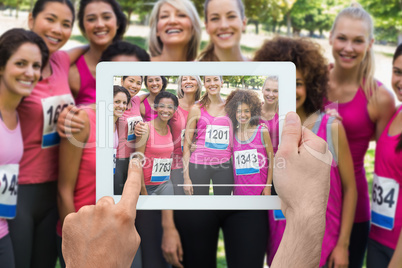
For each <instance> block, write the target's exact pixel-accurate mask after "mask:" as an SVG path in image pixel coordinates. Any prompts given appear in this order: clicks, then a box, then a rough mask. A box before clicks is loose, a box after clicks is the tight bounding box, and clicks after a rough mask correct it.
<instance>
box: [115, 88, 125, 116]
mask: <svg viewBox="0 0 402 268" xmlns="http://www.w3.org/2000/svg"><path fill="white" fill-rule="evenodd" d="M126 109H127V95H126V94H124V93H123V92H118V93H117V94H116V95H114V97H113V115H114V117H116V118H119V117H121V116H122V115H123V114H124V112H125V111H126Z"/></svg>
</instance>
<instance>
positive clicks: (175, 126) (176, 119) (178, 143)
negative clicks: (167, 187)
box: [169, 106, 188, 169]
mask: <svg viewBox="0 0 402 268" xmlns="http://www.w3.org/2000/svg"><path fill="white" fill-rule="evenodd" d="M187 116H188V111H186V110H184V109H183V108H181V107H180V106H179V107H178V108H177V111H176V112H175V113H174V115H173V117H172V119H170V121H169V126H170V128H171V129H172V136H173V143H174V152H173V164H172V169H179V168H183V161H182V158H183V144H184V131H185V130H186V123H187Z"/></svg>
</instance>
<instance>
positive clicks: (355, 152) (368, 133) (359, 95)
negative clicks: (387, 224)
mask: <svg viewBox="0 0 402 268" xmlns="http://www.w3.org/2000/svg"><path fill="white" fill-rule="evenodd" d="M377 84H378V86H381V85H382V84H381V83H379V82H377ZM329 103H330V102H329ZM367 104H368V101H367V98H366V95H365V94H364V91H363V89H362V88H361V87H360V88H359V89H358V90H357V92H356V95H355V96H354V98H353V99H352V100H351V101H349V102H345V103H338V104H337V105H338V112H339V114H340V115H341V116H342V118H343V119H342V124H343V126H344V127H345V131H346V136H347V139H348V143H349V147H350V152H351V153H352V158H353V166H354V170H355V177H356V187H357V206H356V215H355V220H354V222H366V221H369V220H370V198H369V194H368V184H367V179H366V171H365V169H364V155H365V154H366V152H367V149H368V146H369V142H370V140H371V138H372V137H373V135H374V133H375V124H374V123H373V122H372V121H371V120H370V117H369V113H368V110H367Z"/></svg>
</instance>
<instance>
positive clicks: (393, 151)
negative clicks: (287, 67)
mask: <svg viewBox="0 0 402 268" xmlns="http://www.w3.org/2000/svg"><path fill="white" fill-rule="evenodd" d="M77 14H78V15H77V16H78V21H79V26H80V29H81V31H82V34H83V35H84V36H85V38H87V39H88V42H89V46H85V47H79V48H75V49H72V50H71V51H68V52H65V51H61V50H59V49H60V48H61V47H62V46H63V45H64V44H65V43H66V42H67V40H68V39H69V37H70V35H71V30H72V26H73V23H74V20H75V11H74V7H73V5H72V4H71V2H70V1H69V0H38V1H37V2H36V3H35V6H34V8H33V10H32V13H31V14H30V15H29V19H28V27H29V29H30V31H27V30H22V29H12V30H9V31H7V32H6V33H4V34H3V35H2V36H1V37H0V137H1V138H0V144H1V148H2V150H1V151H0V177H1V185H0V212H1V214H0V263H1V266H2V267H3V266H4V267H54V265H55V262H56V258H57V248H58V249H59V257H60V258H59V259H60V263H61V264H62V265H63V259H62V253H61V247H60V245H61V239H62V237H61V235H62V233H61V228H62V224H63V219H64V218H65V216H66V215H67V214H68V213H70V212H73V211H77V210H78V209H79V208H80V207H82V206H83V205H88V204H94V203H95V148H96V142H95V128H96V126H95V113H96V106H95V105H94V104H95V101H96V98H95V96H96V90H95V76H96V72H95V66H96V64H97V63H98V62H99V61H100V60H106V61H138V60H140V61H149V60H151V61H193V60H200V61H246V60H251V59H248V58H247V57H245V56H244V55H243V54H242V52H241V49H240V39H241V34H242V32H243V30H244V29H245V26H246V22H247V20H246V17H245V14H244V6H243V3H242V2H241V0H206V1H205V5H204V19H205V29H206V31H207V33H208V34H209V36H210V43H209V45H208V46H207V47H206V49H205V50H204V51H202V52H201V53H200V54H199V53H198V47H199V44H200V36H201V23H200V19H199V17H198V14H197V12H196V9H195V7H194V5H193V4H192V3H191V1H188V0H159V1H157V2H156V3H155V6H154V9H153V11H152V13H151V17H150V37H149V51H150V54H151V56H149V55H148V54H147V52H145V51H144V50H142V49H140V48H138V47H137V46H135V45H132V44H129V43H127V42H124V41H121V39H122V37H123V35H124V33H125V29H126V26H127V20H126V17H125V15H124V13H123V11H122V10H121V8H120V6H119V4H118V3H117V2H116V1H114V0H82V1H80V4H79V10H78V13H77ZM373 32H374V31H373V22H372V19H371V17H370V15H369V14H368V13H367V12H366V11H365V10H364V9H362V8H361V7H349V8H346V9H344V10H342V11H341V12H340V13H339V14H338V16H337V18H336V20H335V22H334V24H333V27H332V29H331V32H330V44H331V46H332V52H333V56H334V60H335V62H334V63H333V64H331V65H330V68H328V67H327V63H326V60H325V59H324V58H323V56H322V52H321V49H320V47H319V46H318V45H317V44H315V43H314V42H313V41H311V40H308V39H304V38H285V37H275V38H273V39H272V40H268V41H266V42H265V43H264V45H263V46H262V47H261V48H260V49H259V50H258V51H257V52H256V53H255V56H254V58H253V59H252V60H255V61H292V62H293V63H294V64H295V65H296V81H295V83H296V107H297V113H298V115H299V116H300V118H301V120H302V122H303V123H304V125H305V127H308V128H310V129H312V130H313V131H314V132H315V133H316V134H317V135H318V136H320V137H322V138H323V139H324V140H326V141H327V143H328V145H329V148H330V150H331V151H332V154H333V156H334V161H333V163H332V168H331V190H330V196H329V200H328V208H327V213H326V219H327V221H326V232H325V236H324V241H323V245H322V255H321V261H320V266H321V267H326V266H329V267H332V266H339V267H348V266H350V267H361V266H362V263H363V258H364V254H365V251H366V248H367V244H368V254H367V256H368V257H367V265H368V267H387V266H388V265H389V267H397V265H399V264H400V263H402V238H401V237H402V234H401V227H402V218H401V215H402V211H401V209H402V205H401V204H402V197H401V196H402V195H401V194H400V192H399V186H400V184H401V182H402V165H401V163H400V161H398V160H400V159H401V156H402V155H401V154H402V128H401V126H402V124H401V123H402V113H401V107H398V108H396V107H395V99H394V97H393V95H392V94H391V93H390V92H389V91H388V90H387V89H386V88H385V87H384V86H383V85H382V84H381V83H380V82H379V81H377V80H375V79H374V75H373V74H374V69H375V66H374V57H373V42H374V37H373ZM390 71H391V72H392V88H393V90H394V92H395V94H396V97H397V98H398V100H399V101H402V46H401V45H400V46H399V47H398V48H397V50H396V52H395V54H394V58H393V67H392V70H390ZM142 84H144V85H145V86H146V88H147V89H148V90H149V94H145V95H140V96H136V95H137V93H138V92H139V90H140V89H141V86H142ZM177 84H178V90H177V96H175V95H174V94H171V93H168V92H166V91H165V89H166V86H167V79H166V77H163V76H146V77H141V76H136V75H135V74H133V75H132V76H124V77H122V80H121V86H115V87H114V122H115V123H116V124H115V131H116V132H115V133H116V134H115V136H116V139H115V144H114V147H115V149H116V167H115V173H114V174H115V180H114V182H115V184H114V191H115V193H119V192H121V189H122V187H123V185H124V181H125V178H126V176H127V167H128V164H129V157H130V154H131V153H133V152H137V153H138V154H136V156H142V155H144V156H145V158H144V164H145V165H144V180H143V185H142V187H141V194H188V195H193V194H194V195H196V194H208V192H209V181H210V180H212V181H213V183H214V186H215V187H214V189H213V192H214V194H218V195H219V194H222V195H229V194H239V195H242V194H253V195H260V194H268V195H269V194H274V189H271V186H270V185H271V184H272V179H273V168H272V163H273V155H274V153H275V152H276V150H277V147H278V128H277V121H278V105H277V98H278V81H277V79H276V78H275V77H268V78H267V80H266V81H265V83H264V86H263V92H262V95H263V101H262V104H261V100H260V99H259V97H258V96H257V95H256V94H255V93H254V92H252V91H247V90H236V91H233V92H231V93H230V95H229V96H228V97H227V98H226V100H225V99H224V98H223V97H222V96H221V94H220V89H221V87H222V84H223V79H222V77H220V76H205V77H203V78H202V79H201V78H200V77H198V76H186V75H183V76H181V77H179V79H178V82H177ZM279 84H280V82H279ZM203 86H204V87H205V90H206V92H205V93H204V94H203V96H201V89H202V87H203ZM73 105H79V106H78V107H79V108H78V109H77V108H73ZM326 107H327V108H330V110H332V109H333V108H335V109H336V112H335V114H336V117H337V119H334V118H333V117H331V116H330V115H328V113H329V112H327V113H326V112H325V111H326ZM330 114H333V111H332V112H330ZM60 122H62V124H61V123H60ZM60 125H61V126H60ZM136 126H137V127H136ZM58 133H59V134H58ZM371 140H375V141H376V142H377V146H376V158H375V175H374V182H373V192H372V204H371V207H370V199H369V193H368V184H367V180H366V176H365V171H364V155H365V153H366V151H367V148H368V144H369V142H370V141H371ZM10 141H11V142H10ZM158 143H159V144H162V145H163V147H160V146H158ZM254 160H255V161H254ZM257 162H258V164H256V163H257ZM200 171H202V172H200ZM182 184H183V185H184V186H183V187H182V186H180V185H182ZM219 184H225V186H218V185H219ZM230 184H232V185H234V186H233V187H231V186H227V185H230ZM251 184H255V185H259V186H258V187H254V186H251ZM17 185H18V186H17ZM244 185H246V186H244ZM247 185H248V186H247ZM261 185H262V186H261ZM58 219H60V220H59V223H57V221H58ZM370 220H371V222H370ZM285 224H286V220H285V219H284V218H283V215H281V213H280V211H269V213H268V212H266V211H174V212H173V211H162V212H160V211H139V212H138V215H137V221H136V225H137V229H138V232H139V233H140V235H141V238H142V242H141V248H140V250H139V251H138V253H137V256H136V258H135V259H134V262H133V266H135V267H169V266H170V265H173V266H176V267H183V266H185V267H215V266H216V250H217V240H218V235H219V230H220V229H222V230H223V234H224V240H225V251H226V258H227V263H228V266H229V267H262V266H263V263H264V256H265V254H267V256H268V258H267V262H268V264H270V262H271V261H272V257H273V255H274V254H275V252H276V249H277V248H278V245H279V243H280V240H281V236H282V233H283V230H284V228H285ZM56 226H57V227H56ZM56 241H57V242H56ZM56 245H58V247H56Z"/></svg>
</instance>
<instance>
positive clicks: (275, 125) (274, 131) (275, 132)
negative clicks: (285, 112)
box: [260, 113, 279, 154]
mask: <svg viewBox="0 0 402 268" xmlns="http://www.w3.org/2000/svg"><path fill="white" fill-rule="evenodd" d="M262 123H264V124H265V125H266V126H267V127H268V131H269V136H270V138H271V142H272V147H273V149H274V154H275V153H276V152H277V151H278V144H279V116H278V114H277V113H276V114H275V116H274V117H273V118H272V119H271V120H263V119H260V124H262Z"/></svg>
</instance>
